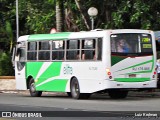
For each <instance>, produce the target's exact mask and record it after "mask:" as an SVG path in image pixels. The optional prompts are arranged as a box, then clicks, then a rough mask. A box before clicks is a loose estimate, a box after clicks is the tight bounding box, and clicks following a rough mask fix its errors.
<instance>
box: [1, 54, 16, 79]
mask: <svg viewBox="0 0 160 120" xmlns="http://www.w3.org/2000/svg"><path fill="white" fill-rule="evenodd" d="M8 75H9V76H10V75H14V69H13V67H12V62H11V57H10V54H8V53H4V52H0V76H8Z"/></svg>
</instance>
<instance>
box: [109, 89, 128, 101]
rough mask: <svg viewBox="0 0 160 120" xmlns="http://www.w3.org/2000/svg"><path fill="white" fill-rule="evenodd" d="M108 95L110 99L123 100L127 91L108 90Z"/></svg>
mask: <svg viewBox="0 0 160 120" xmlns="http://www.w3.org/2000/svg"><path fill="white" fill-rule="evenodd" d="M108 94H109V96H110V98H112V99H123V98H126V97H127V95H128V91H127V90H126V91H123V90H118V89H115V90H109V91H108Z"/></svg>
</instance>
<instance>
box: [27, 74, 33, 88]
mask: <svg viewBox="0 0 160 120" xmlns="http://www.w3.org/2000/svg"><path fill="white" fill-rule="evenodd" d="M31 78H33V77H32V76H31V75H29V76H28V77H27V81H26V82H27V89H29V82H30V80H31Z"/></svg>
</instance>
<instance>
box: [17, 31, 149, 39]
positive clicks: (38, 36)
mask: <svg viewBox="0 0 160 120" xmlns="http://www.w3.org/2000/svg"><path fill="white" fill-rule="evenodd" d="M107 32H109V33H113V34H114V33H130V32H132V33H138V32H142V33H144V32H145V33H146V32H147V33H150V32H151V31H150V30H140V29H139V30H138V29H116V30H111V29H110V30H101V31H100V30H98V31H96V30H92V31H82V32H57V33H53V34H33V35H24V36H20V37H19V38H18V42H20V41H39V40H65V39H68V38H69V39H76V38H86V37H103V36H104V33H105V34H106V33H107Z"/></svg>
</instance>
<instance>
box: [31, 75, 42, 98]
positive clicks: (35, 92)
mask: <svg viewBox="0 0 160 120" xmlns="http://www.w3.org/2000/svg"><path fill="white" fill-rule="evenodd" d="M29 92H30V95H31V96H32V97H40V96H41V95H42V91H36V88H35V82H34V79H33V78H31V80H30V81H29Z"/></svg>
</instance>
